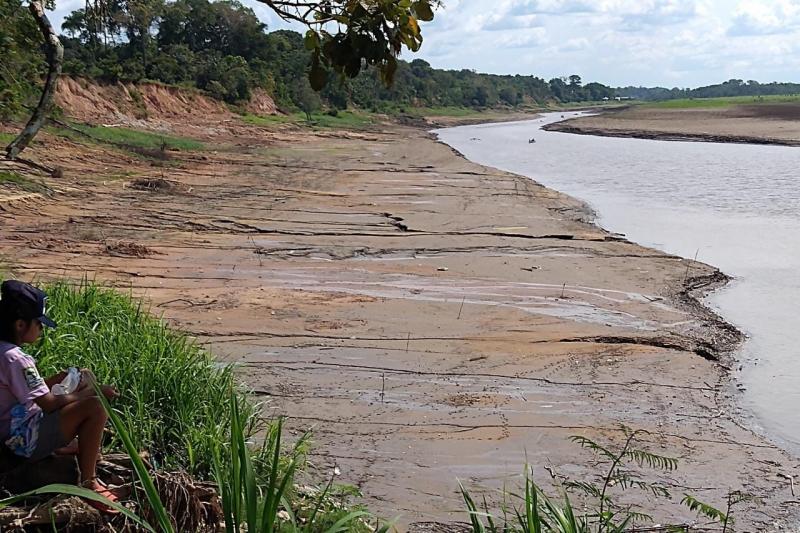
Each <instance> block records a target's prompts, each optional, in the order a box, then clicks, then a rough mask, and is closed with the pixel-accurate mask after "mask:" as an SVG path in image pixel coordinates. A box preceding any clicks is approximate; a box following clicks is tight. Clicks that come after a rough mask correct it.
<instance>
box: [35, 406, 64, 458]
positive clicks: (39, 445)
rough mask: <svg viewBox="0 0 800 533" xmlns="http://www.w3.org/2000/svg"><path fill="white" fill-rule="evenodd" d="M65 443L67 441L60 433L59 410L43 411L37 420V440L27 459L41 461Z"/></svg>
mask: <svg viewBox="0 0 800 533" xmlns="http://www.w3.org/2000/svg"><path fill="white" fill-rule="evenodd" d="M67 444H69V441H68V440H67V439H66V438H65V437H64V435H63V434H62V433H61V412H60V411H53V412H52V413H45V414H44V416H42V418H41V419H40V420H39V440H37V441H36V449H35V450H33V454H32V455H31V456H30V457H29V458H28V461H29V462H36V461H41V460H42V459H44V458H45V457H49V456H50V455H52V453H53V452H54V451H56V450H57V449H59V448H63V447H64V446H66V445H67Z"/></svg>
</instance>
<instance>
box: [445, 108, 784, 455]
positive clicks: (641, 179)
mask: <svg viewBox="0 0 800 533" xmlns="http://www.w3.org/2000/svg"><path fill="white" fill-rule="evenodd" d="M576 115H579V113H567V114H561V113H558V114H555V113H554V114H548V115H545V116H544V117H542V118H540V119H537V120H531V121H523V122H514V123H504V124H486V125H477V126H463V127H458V128H449V129H444V130H439V131H437V132H436V133H437V134H438V135H439V137H440V139H441V140H442V141H444V142H446V143H447V144H449V145H451V146H453V147H454V148H456V149H457V150H459V151H460V152H462V153H463V154H464V155H465V156H466V157H467V158H469V159H471V160H473V161H475V162H478V163H482V164H485V165H489V166H492V167H496V168H500V169H503V170H508V171H511V172H515V173H518V174H522V175H526V176H530V177H531V178H533V179H535V180H536V181H538V182H540V183H542V184H544V185H546V186H548V187H551V188H554V189H557V190H559V191H563V192H565V193H567V194H570V195H572V196H574V197H577V198H580V199H581V200H584V201H585V202H587V203H588V204H589V205H590V206H591V207H592V208H593V209H594V210H595V211H596V213H597V221H598V223H599V224H600V225H601V226H603V227H605V228H607V229H608V230H610V231H614V232H619V233H623V234H625V236H626V237H627V238H629V239H630V240H633V241H636V242H638V243H641V244H643V245H646V246H650V247H654V248H658V249H660V250H664V251H666V252H669V253H674V254H678V255H681V256H683V257H689V258H694V257H695V256H696V258H697V259H698V260H699V261H703V262H705V263H709V264H712V265H714V266H716V267H718V268H720V269H721V270H722V271H723V272H725V273H727V274H728V275H730V276H732V277H733V278H734V281H733V282H732V283H730V284H729V285H728V286H727V287H726V288H724V289H722V290H720V291H717V292H716V293H714V294H712V295H711V296H710V297H709V298H708V301H707V303H708V305H710V306H712V307H713V308H715V309H717V310H718V312H719V313H720V314H721V315H722V316H724V317H725V318H726V319H727V320H728V321H729V322H732V323H733V324H735V325H736V326H738V327H739V328H740V329H741V330H742V331H744V332H745V333H746V334H747V336H748V340H747V342H745V344H744V345H743V347H742V348H741V350H740V352H739V354H738V357H739V360H738V364H737V367H736V368H735V372H734V378H735V383H736V387H737V389H738V390H739V391H740V392H738V393H737V398H738V399H739V402H738V403H739V405H740V407H741V409H742V411H743V413H744V414H745V415H746V416H747V417H748V418H749V419H750V420H752V423H753V424H754V425H755V426H756V427H757V428H758V429H759V430H761V431H762V432H764V433H765V434H766V435H767V436H768V437H770V438H771V439H772V440H774V441H776V442H777V443H778V444H781V445H782V446H784V447H786V448H788V449H789V450H791V451H793V452H794V453H800V148H795V147H782V146H761V145H742V144H717V143H696V142H672V141H653V140H642V139H624V138H608V137H594V136H584V135H573V134H567V133H558V132H547V131H543V130H540V129H539V128H540V127H541V126H542V125H544V124H546V123H550V122H555V121H559V120H562V117H564V118H569V117H571V116H576ZM530 139H535V142H533V143H531V142H529V140H530Z"/></svg>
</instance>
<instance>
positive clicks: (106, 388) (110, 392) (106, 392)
mask: <svg viewBox="0 0 800 533" xmlns="http://www.w3.org/2000/svg"><path fill="white" fill-rule="evenodd" d="M100 390H101V391H103V396H105V397H106V399H108V400H113V399H115V398H119V391H118V390H117V388H116V387H114V386H112V385H101V386H100Z"/></svg>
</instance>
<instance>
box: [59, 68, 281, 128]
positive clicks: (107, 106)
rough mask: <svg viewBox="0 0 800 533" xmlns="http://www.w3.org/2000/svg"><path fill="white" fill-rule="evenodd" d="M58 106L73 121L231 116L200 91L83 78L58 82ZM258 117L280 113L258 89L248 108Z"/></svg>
mask: <svg viewBox="0 0 800 533" xmlns="http://www.w3.org/2000/svg"><path fill="white" fill-rule="evenodd" d="M56 103H57V104H58V105H59V106H60V107H61V108H62V109H63V110H64V111H65V112H66V114H67V115H69V116H70V117H72V118H75V119H77V120H80V121H84V122H93V123H95V122H96V123H104V124H108V123H123V124H134V125H136V124H137V123H140V122H151V123H154V124H157V123H163V121H164V120H169V121H171V122H175V121H186V122H191V121H192V120H193V119H194V118H195V117H198V116H202V117H203V118H204V120H208V119H216V120H224V119H228V118H230V117H231V116H232V113H231V112H230V111H229V110H228V108H227V106H226V105H225V104H224V103H222V102H219V101H217V100H214V99H213V98H210V97H208V96H205V95H203V94H201V93H200V92H197V91H190V90H186V89H180V88H177V87H168V86H165V85H159V84H154V83H138V84H133V83H115V84H109V85H100V84H98V83H96V82H94V81H90V80H87V79H82V78H72V77H69V76H64V77H62V78H61V79H60V80H59V84H58V92H57V94H56ZM246 107H247V109H248V111H250V112H251V113H255V114H258V115H272V114H275V113H277V107H276V106H275V102H274V101H273V100H272V97H270V96H269V94H267V93H266V91H263V90H256V91H254V93H253V98H252V99H251V101H250V102H249V104H248V105H247V106H246Z"/></svg>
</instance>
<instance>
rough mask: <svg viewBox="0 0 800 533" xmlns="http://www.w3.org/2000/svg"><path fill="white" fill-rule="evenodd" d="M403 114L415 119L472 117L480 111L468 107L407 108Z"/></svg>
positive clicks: (479, 113) (480, 112)
mask: <svg viewBox="0 0 800 533" xmlns="http://www.w3.org/2000/svg"><path fill="white" fill-rule="evenodd" d="M405 114H407V115H412V116H415V117H455V118H460V117H474V116H479V115H481V114H482V111H479V110H477V109H471V108H469V107H408V108H405Z"/></svg>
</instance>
